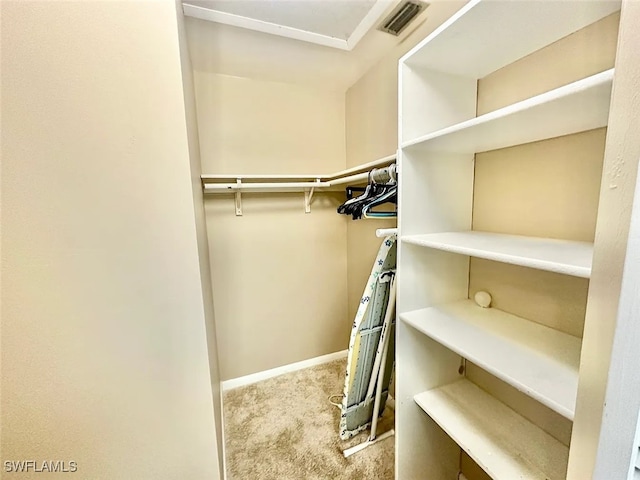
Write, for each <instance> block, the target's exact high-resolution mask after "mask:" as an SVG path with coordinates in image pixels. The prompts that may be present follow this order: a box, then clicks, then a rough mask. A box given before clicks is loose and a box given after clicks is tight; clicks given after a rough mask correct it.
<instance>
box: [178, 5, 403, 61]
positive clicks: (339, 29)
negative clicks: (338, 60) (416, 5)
mask: <svg viewBox="0 0 640 480" xmlns="http://www.w3.org/2000/svg"><path fill="white" fill-rule="evenodd" d="M398 2H399V0H183V8H184V13H185V14H186V15H187V16H191V17H195V18H200V19H202V20H209V21H212V22H217V23H223V24H226V25H231V26H235V27H241V28H246V29H249V30H255V31H258V32H264V33H270V34H272V35H278V36H282V37H287V38H293V39H295V40H302V41H305V42H311V43H317V44H319V45H324V46H327V47H333V48H338V49H341V50H352V49H353V48H354V47H355V46H356V45H357V44H358V42H359V41H360V40H361V39H362V37H364V35H365V34H366V33H367V32H368V31H369V30H370V29H371V28H372V27H374V26H375V25H376V24H377V22H379V21H380V19H381V18H382V15H383V14H384V13H385V12H387V11H388V10H389V7H390V6H392V5H395V4H397V3H398Z"/></svg>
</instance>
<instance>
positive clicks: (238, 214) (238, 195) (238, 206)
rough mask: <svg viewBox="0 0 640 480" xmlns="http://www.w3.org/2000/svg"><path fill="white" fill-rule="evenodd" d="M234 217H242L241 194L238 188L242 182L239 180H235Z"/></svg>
mask: <svg viewBox="0 0 640 480" xmlns="http://www.w3.org/2000/svg"><path fill="white" fill-rule="evenodd" d="M236 185H237V189H236V217H241V216H242V193H241V192H240V187H241V186H242V180H240V179H239V178H237V179H236Z"/></svg>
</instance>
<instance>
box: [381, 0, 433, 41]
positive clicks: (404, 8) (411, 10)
mask: <svg viewBox="0 0 640 480" xmlns="http://www.w3.org/2000/svg"><path fill="white" fill-rule="evenodd" d="M428 6H429V4H428V3H425V2H420V1H416V0H407V1H404V2H401V3H400V5H398V6H397V7H396V8H394V9H393V11H392V12H391V13H390V14H389V16H388V17H387V18H385V19H384V20H383V21H382V23H381V24H380V26H379V27H378V30H381V31H383V32H387V33H390V34H391V35H395V36H398V35H400V32H402V30H404V29H405V28H406V27H407V25H409V23H411V21H412V20H413V19H414V18H416V17H417V16H418V14H419V13H420V12H422V11H423V10H424V9H425V8H427V7H428Z"/></svg>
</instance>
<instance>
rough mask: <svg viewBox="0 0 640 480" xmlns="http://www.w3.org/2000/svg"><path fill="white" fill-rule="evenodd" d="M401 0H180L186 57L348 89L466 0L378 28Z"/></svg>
mask: <svg viewBox="0 0 640 480" xmlns="http://www.w3.org/2000/svg"><path fill="white" fill-rule="evenodd" d="M400 1H401V0H391V1H388V0H382V1H381V0H335V1H334V0H319V1H318V0H183V2H184V3H183V6H184V11H185V15H186V17H187V18H186V31H187V38H188V44H189V52H190V57H191V63H192V66H193V69H194V71H195V72H196V73H197V74H208V73H215V74H223V75H231V76H238V77H244V78H250V79H256V80H261V81H273V82H283V83H290V84H296V85H302V86H305V87H312V88H317V89H322V90H331V91H339V92H345V91H346V90H347V89H348V88H349V87H351V86H352V85H353V84H354V83H355V82H356V81H357V80H358V79H359V78H361V77H362V76H363V75H364V73H366V72H367V71H368V70H369V69H370V68H371V67H372V66H373V65H375V64H376V63H377V62H379V61H380V60H381V59H382V58H383V57H385V56H387V55H388V54H390V52H392V51H394V52H395V53H394V54H393V55H392V57H393V58H390V59H389V61H396V60H397V57H398V56H399V54H400V53H404V52H406V51H407V50H408V49H409V48H410V46H411V45H413V44H414V43H415V42H414V41H413V39H415V38H424V37H425V36H426V35H428V34H429V33H430V32H432V31H433V30H434V29H435V28H437V27H438V26H439V25H440V24H441V23H442V22H444V21H445V20H446V19H447V18H449V17H450V16H451V15H452V14H453V13H454V12H456V11H457V10H458V9H459V8H460V7H461V6H462V5H463V4H464V3H466V1H467V0H431V1H430V2H429V3H430V5H429V7H428V8H427V9H425V10H424V11H423V12H422V13H420V14H419V15H418V16H417V17H416V19H414V20H413V22H411V24H410V25H409V26H408V27H407V28H406V29H405V30H404V31H403V32H401V33H400V35H399V36H397V37H396V36H393V35H390V34H388V33H384V32H381V31H379V30H377V26H378V25H379V24H380V22H381V21H382V19H383V18H384V17H385V16H386V15H388V14H389V13H390V12H391V11H393V9H394V8H395V7H397V5H398V4H399V3H400ZM210 7H211V8H212V7H215V8H218V9H219V10H212V9H210ZM380 8H382V11H380V12H379V13H376V9H380ZM194 9H195V10H194ZM374 13H375V15H374V16H375V19H372V18H373V17H372V15H373V14H374ZM243 15H251V17H244V16H243ZM341 15H344V18H342V16H341ZM358 17H362V18H361V21H360V22H359V23H357V22H358V20H357V19H358ZM337 18H339V20H336V19H337ZM367 18H368V20H366V19H367ZM364 20H366V22H364V23H363V21H364ZM256 22H257V23H256ZM264 25H268V28H264ZM354 25H355V27H354ZM257 27H258V28H257ZM365 27H366V31H363V30H362V29H363V28H365ZM274 28H275V30H274ZM303 28H307V29H308V30H303ZM414 31H415V32H416V34H415V35H414V36H413V37H412V40H411V41H407V42H406V43H404V44H403V42H404V40H405V39H407V37H409V36H410V35H411V34H412V33H413V32H414ZM300 32H303V34H302V36H301V34H300ZM331 35H341V36H335V37H332V36H331ZM357 36H360V37H361V38H360V39H359V41H358V42H357V43H355V44H349V42H354V40H355V39H356V37H357ZM345 38H346V40H345ZM327 42H329V43H327ZM330 42H342V43H341V44H340V45H335V44H330Z"/></svg>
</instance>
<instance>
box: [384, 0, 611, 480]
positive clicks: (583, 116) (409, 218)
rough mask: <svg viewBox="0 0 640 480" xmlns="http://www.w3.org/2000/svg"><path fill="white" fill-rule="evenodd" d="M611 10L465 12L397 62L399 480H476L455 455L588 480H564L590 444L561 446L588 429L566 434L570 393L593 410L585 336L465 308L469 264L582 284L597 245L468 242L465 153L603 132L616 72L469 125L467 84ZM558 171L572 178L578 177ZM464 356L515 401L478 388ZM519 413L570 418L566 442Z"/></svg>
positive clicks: (495, 239)
mask: <svg viewBox="0 0 640 480" xmlns="http://www.w3.org/2000/svg"><path fill="white" fill-rule="evenodd" d="M619 9H620V2H619V1H615V0H614V1H609V0H603V1H598V0H595V1H590V2H574V1H563V2H538V1H534V0H525V1H499V0H498V1H488V0H473V1H471V2H469V3H468V4H466V5H465V6H464V7H463V8H462V9H461V10H460V11H459V12H458V13H456V14H455V15H454V16H453V17H451V18H450V19H449V20H448V21H447V22H445V23H444V24H443V25H442V26H441V27H439V28H438V29H437V30H435V31H434V32H433V33H432V34H431V35H429V36H428V37H427V38H426V39H425V40H423V41H422V42H421V43H419V44H418V45H417V46H416V47H415V48H414V49H412V50H411V51H410V52H409V53H407V54H406V55H405V56H404V57H403V58H402V59H401V60H400V64H399V71H400V82H399V151H398V161H399V167H400V171H401V175H402V177H401V182H400V183H399V185H400V190H399V225H398V231H399V239H400V243H399V255H398V264H399V267H398V268H399V276H398V305H397V310H398V314H399V322H398V326H397V340H396V342H397V343H396V350H397V391H396V396H397V398H396V458H397V460H396V462H397V463H396V465H397V472H396V478H398V479H399V480H413V479H417V478H428V479H429V480H456V479H457V478H458V476H459V475H460V474H461V473H463V474H464V475H465V476H467V478H469V480H475V478H472V477H471V476H469V473H467V472H461V469H462V462H461V451H462V452H465V453H466V454H468V455H469V456H470V457H471V458H472V459H473V460H474V461H475V462H476V463H477V464H478V465H479V466H480V467H481V468H482V469H483V470H484V471H485V472H486V474H488V475H489V476H490V477H491V478H493V479H494V480H513V479H516V478H518V479H520V478H521V479H550V480H564V479H565V478H569V480H583V479H584V478H587V477H586V476H576V474H574V475H573V476H571V472H572V471H574V472H578V471H580V468H573V470H572V462H574V464H577V463H579V462H581V458H580V456H581V453H582V452H583V451H586V450H579V451H577V452H578V453H576V452H573V449H574V446H575V445H578V447H576V448H578V449H579V448H584V445H586V443H588V442H592V441H593V439H587V440H585V438H584V437H581V438H579V439H578V440H577V441H575V438H574V437H575V435H576V431H579V432H583V431H586V430H588V429H583V428H582V425H583V424H579V425H578V427H579V428H577V429H576V425H577V424H576V422H579V421H580V420H581V419H580V418H579V417H578V415H577V413H578V410H579V406H580V405H579V403H577V401H576V399H577V398H580V392H581V390H580V389H581V385H582V382H583V381H584V382H585V385H586V386H585V387H584V390H583V397H582V398H583V399H584V398H587V401H588V402H594V404H595V403H596V402H597V400H598V399H597V398H595V397H594V398H593V399H592V398H590V397H589V395H590V394H591V393H590V392H587V390H588V389H589V388H590V385H589V382H588V381H586V380H584V378H585V377H583V375H587V374H584V372H583V371H582V363H581V362H583V356H584V345H583V342H582V339H581V338H578V337H575V336H572V335H569V334H567V333H564V332H562V331H559V330H556V329H553V328H550V327H547V326H544V325H541V324H540V323H538V322H540V320H539V319H536V321H533V320H532V319H527V318H523V317H522V316H519V315H514V314H512V313H509V312H505V311H501V310H499V309H497V308H490V309H482V308H481V307H479V306H477V305H476V304H475V303H474V302H473V301H471V300H469V298H470V297H472V294H473V292H470V291H469V288H470V275H471V274H472V273H473V272H472V270H471V267H470V265H472V264H473V262H472V261H471V260H470V259H471V257H475V258H480V259H485V260H490V261H492V262H499V263H502V264H509V265H512V266H516V268H521V267H522V268H523V270H527V269H535V270H542V271H545V272H552V273H551V274H555V275H559V276H569V277H580V278H584V279H591V281H593V274H592V262H593V258H594V253H595V252H597V249H598V245H597V243H596V244H595V245H594V243H590V242H582V241H572V240H568V239H565V240H563V239H558V238H545V237H544V235H540V236H539V237H532V236H520V235H512V234H505V233H493V232H482V231H474V230H473V228H472V227H473V222H472V216H473V215H472V214H473V206H474V169H475V163H474V162H475V156H476V154H478V153H482V152H490V151H492V150H496V149H502V148H507V147H513V146H518V145H522V144H526V143H530V142H537V141H543V140H547V139H554V138H557V137H561V136H565V135H572V134H576V133H580V132H587V131H589V130H593V129H596V128H601V127H605V126H607V125H608V122H609V112H610V101H611V95H612V91H615V88H614V85H615V82H616V72H615V70H614V69H613V68H611V69H607V70H603V71H601V72H595V73H594V74H592V75H589V76H586V77H585V78H576V79H574V81H572V82H570V83H567V84H564V85H560V86H558V87H557V88H554V89H551V90H550V91H547V92H544V93H541V94H538V95H535V96H532V97H531V98H528V99H524V100H522V101H518V102H516V103H513V104H511V105H508V106H506V107H503V108H498V109H496V110H494V111H490V112H489V113H485V114H482V115H477V111H478V109H479V107H478V100H477V97H478V82H479V80H480V79H482V78H483V77H485V76H487V75H489V74H491V73H493V72H495V71H496V70H499V69H501V68H502V67H505V66H507V65H510V64H512V63H514V62H517V61H518V60H521V59H523V58H524V57H526V56H528V55H530V54H532V53H534V52H536V51H537V50H540V49H542V48H544V47H546V46H548V45H550V44H552V43H554V42H556V41H558V40H560V39H563V38H564V37H567V36H568V35H571V34H572V33H574V32H576V31H578V30H580V29H582V28H584V27H587V26H589V25H591V24H592V23H595V22H597V21H599V20H601V19H603V18H604V17H606V16H608V15H610V14H612V13H615V12H616V11H617V10H619ZM542 74H544V73H543V72H542V73H541V72H532V75H542ZM564 175H566V177H567V180H566V181H580V175H579V172H576V174H575V175H574V176H572V178H569V175H567V174H566V172H565V173H564ZM514 233H515V232H514ZM510 268H511V267H510ZM496 271H498V270H496ZM536 273H537V272H536ZM551 274H547V275H551ZM536 278H540V277H536ZM563 278H565V277H563ZM574 280H575V281H578V279H574ZM506 281H507V280H505V282H506ZM519 288H520V287H519ZM590 294H591V293H589V295H590ZM585 295H587V293H586V289H585ZM561 296H562V294H561V293H559V294H558V298H561ZM585 328H586V327H585ZM467 360H468V361H469V362H471V363H472V364H474V365H475V366H477V367H479V368H480V369H482V370H484V371H485V372H488V373H489V374H490V377H491V378H493V379H494V380H495V381H496V382H503V383H504V384H506V386H505V388H507V389H508V388H510V387H513V388H514V389H515V390H513V392H514V393H513V394H511V393H510V394H508V395H507V394H506V393H505V392H506V391H507V390H505V388H502V387H500V388H495V389H492V388H489V387H487V388H484V387H483V388H482V389H481V388H479V387H478V386H477V385H476V384H474V383H473V382H474V378H472V375H470V374H469V375H467V370H465V368H464V366H465V361H467ZM478 381H479V380H478ZM501 384H502V383H501ZM510 391H511V390H509V392H510ZM504 395H507V396H510V398H508V399H504V398H503V397H501V396H504ZM514 395H521V396H522V397H518V398H523V399H525V400H526V402H524V401H522V402H521V403H518V402H519V401H518V400H517V399H515V400H514V398H515V397H514ZM525 403H526V405H528V406H531V405H534V406H535V408H536V409H541V410H540V411H543V412H545V413H544V415H545V416H546V417H545V418H560V416H561V417H564V419H562V418H560V420H561V421H566V422H567V424H570V422H574V423H573V437H572V438H571V441H569V439H568V435H567V437H566V438H564V437H562V435H560V434H558V433H554V432H552V431H550V430H553V429H549V430H547V431H545V428H548V427H545V425H548V423H546V424H545V421H539V418H540V417H537V416H536V415H537V414H534V413H532V410H531V409H529V407H522V405H524V404H525ZM507 405H508V406H507ZM577 407H578V410H577ZM594 411H595V410H594ZM553 415H556V416H557V417H553ZM549 416H551V417H549ZM589 421H593V419H585V418H584V416H583V417H582V422H587V423H588V422H589ZM570 430H571V428H570V427H569V428H568V429H567V432H568V431H570ZM592 430H593V429H592ZM553 435H558V437H557V438H554V436H553ZM580 435H582V433H580ZM561 437H562V438H561ZM574 444H575V445H574ZM572 452H573V453H572ZM574 467H575V465H574ZM568 472H569V473H568ZM568 475H569V476H568Z"/></svg>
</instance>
